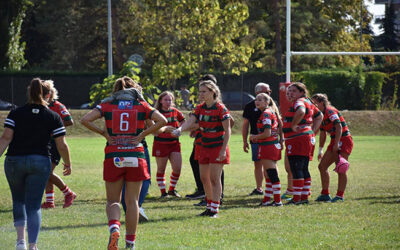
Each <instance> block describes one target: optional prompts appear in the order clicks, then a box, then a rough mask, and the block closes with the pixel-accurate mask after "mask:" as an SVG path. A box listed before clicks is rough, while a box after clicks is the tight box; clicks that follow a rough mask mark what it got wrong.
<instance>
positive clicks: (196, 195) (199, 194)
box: [185, 189, 206, 200]
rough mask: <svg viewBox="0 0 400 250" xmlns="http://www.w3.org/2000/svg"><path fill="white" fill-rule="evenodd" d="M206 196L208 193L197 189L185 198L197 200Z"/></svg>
mask: <svg viewBox="0 0 400 250" xmlns="http://www.w3.org/2000/svg"><path fill="white" fill-rule="evenodd" d="M205 196H206V195H205V194H204V192H201V191H199V190H197V189H196V191H195V192H194V193H193V194H188V195H186V196H185V198H187V199H191V200H197V199H202V198H204V197H205Z"/></svg>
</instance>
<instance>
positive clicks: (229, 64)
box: [0, 0, 371, 83]
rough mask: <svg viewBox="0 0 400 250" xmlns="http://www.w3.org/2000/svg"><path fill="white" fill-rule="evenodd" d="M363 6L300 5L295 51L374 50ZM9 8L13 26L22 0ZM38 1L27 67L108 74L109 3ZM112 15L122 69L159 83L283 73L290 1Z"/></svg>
mask: <svg viewBox="0 0 400 250" xmlns="http://www.w3.org/2000/svg"><path fill="white" fill-rule="evenodd" d="M24 1H25V0H24ZM360 1H361V0H356V1H354V0H346V1H343V0H329V1H320V0H307V1H303V0H302V1H300V0H293V1H292V49H293V50H297V51H299V50H330V51H332V50H350V51H351V50H366V51H368V50H370V46H369V44H368V42H369V40H370V39H371V37H370V36H369V35H368V34H365V35H364V39H363V44H360V43H359V38H358V33H359V29H360V27H359V25H358V20H359V19H360V16H359V15H360ZM3 2H4V5H5V7H6V8H4V10H3V9H2V11H3V12H4V13H5V14H6V15H4V17H7V15H8V16H9V17H8V19H6V18H5V19H3V22H2V24H4V23H6V24H8V26H9V24H10V23H11V20H12V18H14V17H15V16H17V13H14V12H12V11H11V10H10V9H9V8H7V4H10V5H11V3H20V2H23V0H18V1H11V0H6V1H3ZM31 2H32V3H33V4H34V5H33V6H32V7H30V8H29V9H28V10H27V13H26V18H25V20H24V22H23V26H22V31H21V32H22V33H21V35H22V40H23V42H26V50H25V58H26V60H27V61H28V64H27V65H26V68H40V69H43V68H46V69H52V70H74V71H99V70H105V69H106V63H107V60H106V55H107V52H106V44H107V30H106V27H107V25H106V24H107V3H106V1H100V2H99V1H96V0H87V1H72V2H71V1H67V0H59V1H56V2H54V3H53V2H51V3H50V2H49V1H39V0H31ZM112 15H113V16H112V18H113V22H112V24H113V25H112V30H113V37H114V40H113V42H114V48H113V49H114V50H113V51H114V55H113V57H114V68H115V71H119V70H120V69H122V66H123V63H124V62H125V61H126V59H127V58H128V57H129V56H130V55H131V54H133V53H138V54H141V55H142V56H143V57H145V65H144V66H143V67H144V69H145V70H147V71H145V72H148V73H147V75H146V77H147V78H149V79H151V80H152V82H153V83H157V82H159V81H166V82H169V83H170V82H173V81H174V79H178V78H180V77H182V76H187V75H189V76H192V74H194V75H195V74H199V72H201V73H202V72H203V71H209V70H212V69H213V70H216V71H218V72H233V73H238V72H245V71H246V70H247V69H262V70H276V69H278V70H280V69H282V63H283V62H282V61H283V60H284V53H283V51H285V32H284V31H285V15H286V13H285V1H283V0H273V1H269V0H261V1H259V0H257V1H255V0H247V1H227V0H206V1H145V0H143V1H132V0H118V1H112ZM363 15H364V16H363V26H364V27H366V26H367V25H368V24H369V23H370V22H371V14H370V13H369V12H368V11H367V10H366V9H365V6H364V9H363ZM10 17H11V18H10ZM8 26H4V27H3V26H0V28H1V29H2V30H1V33H2V34H5V33H7V34H8V33H9V32H8ZM8 41H9V40H7V41H6V43H7V44H8ZM0 43H4V41H3V40H0ZM0 45H1V44H0ZM0 56H3V55H0ZM358 61H359V58H358V57H341V56H338V57H307V56H301V57H295V58H294V59H293V62H292V67H293V69H294V70H304V69H310V68H316V67H338V66H354V65H356V64H358ZM0 66H1V65H0ZM193 72H194V73H193ZM194 77H196V76H194ZM147 78H143V80H144V81H145V80H146V79H147ZM154 80H155V82H154Z"/></svg>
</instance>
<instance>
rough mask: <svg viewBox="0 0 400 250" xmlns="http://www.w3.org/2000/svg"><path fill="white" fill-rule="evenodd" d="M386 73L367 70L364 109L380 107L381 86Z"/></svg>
mask: <svg viewBox="0 0 400 250" xmlns="http://www.w3.org/2000/svg"><path fill="white" fill-rule="evenodd" d="M385 76H386V74H384V73H382V72H367V73H366V74H365V85H364V91H363V92H364V98H363V105H364V107H363V108H364V109H368V110H378V109H379V108H380V107H381V98H382V86H383V83H384V80H385Z"/></svg>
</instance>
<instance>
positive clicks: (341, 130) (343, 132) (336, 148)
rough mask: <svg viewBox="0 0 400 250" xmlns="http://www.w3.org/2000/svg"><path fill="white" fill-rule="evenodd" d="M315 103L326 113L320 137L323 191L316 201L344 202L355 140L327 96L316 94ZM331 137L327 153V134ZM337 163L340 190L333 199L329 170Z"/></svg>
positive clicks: (313, 98)
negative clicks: (324, 149) (330, 190)
mask: <svg viewBox="0 0 400 250" xmlns="http://www.w3.org/2000/svg"><path fill="white" fill-rule="evenodd" d="M312 100H313V101H314V103H316V104H317V106H318V108H319V109H320V110H321V111H322V112H323V113H324V119H323V122H322V125H321V129H320V130H321V134H320V136H319V153H318V160H320V163H319V165H318V169H319V172H320V175H321V185H322V191H321V195H320V196H318V198H317V200H316V201H331V202H337V201H344V199H343V196H344V191H345V189H346V185H347V174H346V172H347V170H348V168H349V162H348V159H349V156H350V154H351V151H352V150H353V138H352V137H351V135H350V130H349V127H348V126H347V124H346V121H345V120H344V118H343V116H342V114H341V113H340V112H339V111H338V110H337V109H336V108H335V107H334V106H332V105H331V103H330V102H329V100H328V96H327V95H326V94H315V95H313V97H312ZM327 133H329V135H330V136H331V142H330V143H329V146H328V148H327V150H326V152H325V154H324V153H323V151H322V149H323V148H324V145H325V141H326V134H327ZM334 162H336V168H335V172H336V173H337V174H338V188H337V192H336V196H335V197H334V198H333V199H331V197H330V195H329V172H328V168H329V166H330V165H332V163H334Z"/></svg>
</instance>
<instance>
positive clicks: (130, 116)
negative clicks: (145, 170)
mask: <svg viewBox="0 0 400 250" xmlns="http://www.w3.org/2000/svg"><path fill="white" fill-rule="evenodd" d="M96 108H97V109H98V110H99V111H100V113H101V116H104V119H105V124H106V128H107V132H108V134H109V135H110V136H111V137H112V138H113V139H114V144H113V145H110V144H109V143H107V145H106V148H105V158H106V159H108V158H115V157H137V158H138V159H139V161H142V160H143V161H145V155H144V149H143V145H141V144H139V145H133V144H132V142H131V140H132V138H133V137H134V136H137V135H139V134H140V133H141V132H142V131H143V130H144V128H145V120H146V119H150V117H151V115H152V113H153V112H154V110H155V109H154V108H152V107H151V106H150V105H149V104H148V103H147V102H144V101H138V100H117V99H113V100H111V101H107V102H103V103H101V104H99V105H97V106H96Z"/></svg>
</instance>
